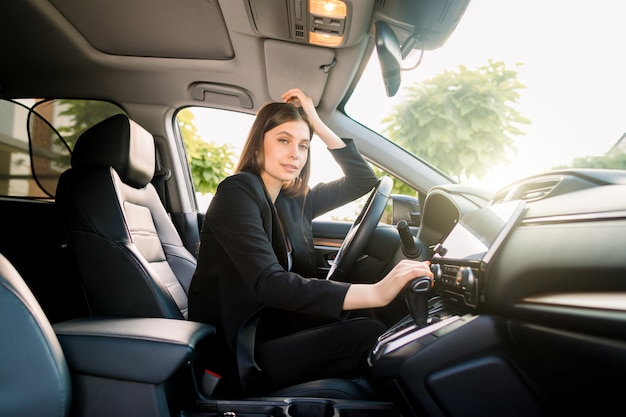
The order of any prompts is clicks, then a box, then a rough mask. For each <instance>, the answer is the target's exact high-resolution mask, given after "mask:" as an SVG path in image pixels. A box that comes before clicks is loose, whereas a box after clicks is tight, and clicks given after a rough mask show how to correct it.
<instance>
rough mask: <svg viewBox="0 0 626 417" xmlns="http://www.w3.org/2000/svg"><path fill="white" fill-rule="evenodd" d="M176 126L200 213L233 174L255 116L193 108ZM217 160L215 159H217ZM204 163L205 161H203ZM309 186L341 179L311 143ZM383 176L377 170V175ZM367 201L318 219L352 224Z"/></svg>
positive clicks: (324, 152) (323, 153)
mask: <svg viewBox="0 0 626 417" xmlns="http://www.w3.org/2000/svg"><path fill="white" fill-rule="evenodd" d="M177 122H178V124H179V127H180V128H181V134H182V136H183V140H184V142H185V146H186V148H187V156H188V159H189V162H190V165H191V172H192V176H193V177H194V178H193V179H194V186H195V189H196V198H197V202H198V207H199V210H200V211H201V212H204V211H206V209H207V207H208V205H209V203H210V201H211V197H212V195H213V193H214V192H215V188H216V187H217V184H219V182H220V181H221V180H222V179H224V178H225V177H226V176H227V175H230V174H232V172H233V168H234V166H235V165H236V162H237V158H238V157H239V155H240V153H241V151H242V149H243V146H244V143H245V141H246V138H247V135H248V132H249V130H250V127H251V126H252V123H253V122H254V115H251V114H247V113H239V112H234V111H228V110H219V109H211V108H204V107H192V108H188V109H185V110H182V111H180V112H179V113H178V114H177ZM216 157H217V158H216ZM203 159H204V161H203ZM311 161H312V165H311V181H310V184H309V185H310V186H314V185H315V184H317V183H320V182H328V181H332V180H334V179H337V178H339V177H341V176H342V175H343V174H342V172H341V169H340V168H339V166H338V165H337V163H336V162H335V161H334V159H333V158H332V156H331V155H330V153H329V152H328V151H327V149H326V147H325V145H324V144H323V142H322V141H321V140H319V139H315V138H314V140H313V141H312V142H311ZM383 173H384V172H383V171H381V170H377V174H379V175H382V174H383ZM366 200H367V195H366V196H363V197H362V198H360V199H358V200H356V201H355V202H352V203H348V204H346V205H345V206H343V207H340V208H337V209H335V210H333V211H332V212H329V213H326V214H325V215H323V216H320V218H321V219H330V220H345V221H353V220H354V219H355V218H356V217H357V215H358V214H359V212H360V210H361V208H362V207H363V205H364V204H365V201H366Z"/></svg>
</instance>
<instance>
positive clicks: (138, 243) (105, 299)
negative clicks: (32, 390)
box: [56, 114, 196, 319]
mask: <svg viewBox="0 0 626 417" xmlns="http://www.w3.org/2000/svg"><path fill="white" fill-rule="evenodd" d="M155 164H156V159H155V144H154V138H153V137H152V135H151V134H150V133H148V132H147V131H146V130H145V129H143V128H142V127H141V126H139V125H138V124H137V123H135V122H134V121H132V120H130V119H129V118H128V117H126V116H125V115H122V114H118V115H115V116H112V117H110V118H108V119H106V120H104V121H102V122H100V123H99V124H97V125H95V126H93V127H92V128H90V129H88V130H87V131H85V132H84V133H83V134H82V135H81V137H80V138H79V139H78V141H77V142H76V145H75V147H74V150H73V153H72V167H71V168H70V169H69V170H67V171H65V172H64V173H63V174H62V175H61V178H60V179H59V183H58V186H57V192H56V203H57V205H58V207H59V211H60V213H61V217H62V219H63V222H64V226H65V229H66V232H67V235H68V240H69V245H70V246H71V248H72V249H73V252H74V254H75V255H76V256H75V257H76V260H77V264H78V268H79V272H80V275H81V279H82V281H83V285H84V289H85V293H86V296H87V301H88V303H89V307H90V310H91V313H92V314H93V315H114V316H126V317H165V318H178V319H184V318H186V317H187V290H188V288H189V283H190V282H191V277H192V275H193V272H194V270H195V267H196V258H195V257H194V256H193V255H192V254H191V252H189V251H188V250H187V249H186V248H185V246H184V245H183V242H182V240H181V238H180V236H179V234H178V232H177V230H176V228H175V227H174V224H173V223H172V221H171V219H170V217H169V215H168V213H167V212H166V210H165V208H164V206H163V204H162V202H161V200H160V198H159V195H158V193H157V191H156V189H155V187H154V186H153V185H152V184H151V183H150V181H151V180H152V178H153V176H154V173H155Z"/></svg>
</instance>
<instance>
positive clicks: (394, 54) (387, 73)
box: [375, 20, 402, 97]
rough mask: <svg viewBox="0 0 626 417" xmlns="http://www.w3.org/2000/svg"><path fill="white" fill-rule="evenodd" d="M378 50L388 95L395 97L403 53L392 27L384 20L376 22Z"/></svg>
mask: <svg viewBox="0 0 626 417" xmlns="http://www.w3.org/2000/svg"><path fill="white" fill-rule="evenodd" d="M375 29H376V52H377V53H378V61H379V62H380V69H381V71H382V74H383V81H384V82H385V90H386V92H387V97H393V96H394V95H395V94H396V93H397V92H398V88H400V81H401V80H402V77H401V74H400V72H401V63H402V53H401V50H400V42H399V41H398V38H397V37H396V34H395V33H394V32H393V30H392V29H391V27H390V26H389V25H388V24H387V22H384V21H382V20H377V21H376V23H375Z"/></svg>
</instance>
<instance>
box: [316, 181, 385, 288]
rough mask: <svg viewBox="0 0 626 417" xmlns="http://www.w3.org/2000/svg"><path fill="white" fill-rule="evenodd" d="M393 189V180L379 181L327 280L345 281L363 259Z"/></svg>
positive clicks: (331, 268)
mask: <svg viewBox="0 0 626 417" xmlns="http://www.w3.org/2000/svg"><path fill="white" fill-rule="evenodd" d="M392 188H393V180H392V179H391V178H389V177H386V176H384V177H381V178H380V179H379V180H378V184H377V185H376V187H374V189H373V190H372V192H371V194H370V195H369V197H368V199H367V203H366V204H365V205H364V206H363V209H362V210H361V213H359V215H358V217H357V218H356V220H354V223H352V226H350V230H349V231H348V233H347V234H346V237H345V238H344V240H343V243H342V245H341V247H340V248H339V251H338V252H337V256H336V257H335V261H334V262H333V264H332V265H331V267H330V270H329V271H328V274H327V275H326V279H331V280H336V281H343V280H344V279H345V277H346V275H347V273H348V271H349V270H350V268H352V267H353V266H354V264H355V263H356V261H357V260H358V259H359V258H360V257H361V255H362V254H363V252H364V251H365V247H366V246H367V243H368V242H369V240H370V238H371V237H372V233H374V229H376V226H377V225H378V222H379V221H380V218H381V217H382V216H383V212H384V211H385V207H386V206H387V202H388V201H389V197H390V196H391V189H392Z"/></svg>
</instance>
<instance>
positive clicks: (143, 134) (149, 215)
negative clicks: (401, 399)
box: [56, 114, 373, 400]
mask: <svg viewBox="0 0 626 417" xmlns="http://www.w3.org/2000/svg"><path fill="white" fill-rule="evenodd" d="M71 165H72V167H71V168H70V169H69V170H67V171H65V172H64V173H63V174H62V175H61V177H60V178H59V182H58V185H57V192H56V203H57V205H58V207H59V210H60V215H61V219H62V221H63V223H64V227H65V230H66V234H67V237H68V244H69V246H70V247H71V248H72V250H73V252H74V255H75V258H76V262H77V265H78V268H79V273H80V276H81V280H82V282H83V286H84V291H85V294H86V298H87V302H88V304H89V307H90V311H91V314H92V315H99V316H126V317H164V318H172V319H187V295H188V289H189V284H190V282H191V277H192V275H193V273H194V271H195V268H196V258H195V257H194V256H193V255H192V254H191V253H190V252H189V251H188V250H187V249H186V248H185V247H184V245H183V243H182V240H181V239H180V237H179V235H178V232H177V230H176V228H175V227H174V224H173V223H172V221H171V220H170V217H169V215H168V213H167V211H166V210H165V207H164V206H163V204H162V202H161V200H160V198H159V195H158V193H157V191H156V189H155V187H154V186H153V185H152V184H151V182H150V181H151V179H152V177H153V175H154V173H155V144H154V138H153V137H152V135H151V134H150V133H149V132H148V131H146V130H145V129H144V128H142V127H141V126H139V125H138V124H137V123H135V122H134V121H132V120H130V119H129V118H128V117H127V116H125V115H122V114H118V115H114V116H111V117H109V118H108V119H105V120H104V121H102V122H100V123H98V124H96V125H94V126H93V127H91V128H90V129H88V130H86V131H85V132H84V133H83V134H82V135H81V136H80V137H79V139H78V141H77V142H76V145H75V146H74V150H73V154H72V160H71ZM273 395H280V396H295V397H303V396H309V397H329V398H336V399H362V400H367V399H371V398H372V396H373V392H372V391H371V387H369V384H368V383H367V382H366V381H362V380H344V379H323V380H318V381H311V382H306V383H303V384H299V385H296V386H292V387H286V388H284V389H281V390H279V391H276V392H274V393H273Z"/></svg>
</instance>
